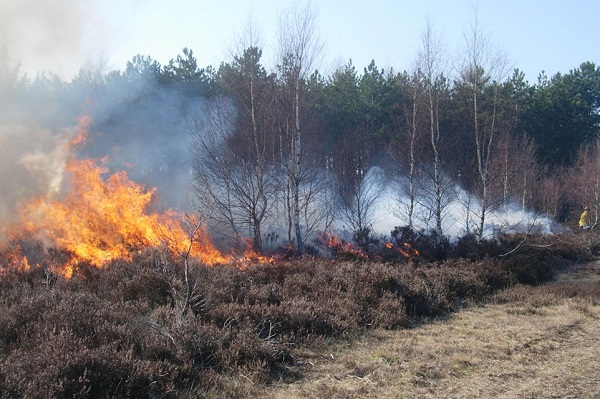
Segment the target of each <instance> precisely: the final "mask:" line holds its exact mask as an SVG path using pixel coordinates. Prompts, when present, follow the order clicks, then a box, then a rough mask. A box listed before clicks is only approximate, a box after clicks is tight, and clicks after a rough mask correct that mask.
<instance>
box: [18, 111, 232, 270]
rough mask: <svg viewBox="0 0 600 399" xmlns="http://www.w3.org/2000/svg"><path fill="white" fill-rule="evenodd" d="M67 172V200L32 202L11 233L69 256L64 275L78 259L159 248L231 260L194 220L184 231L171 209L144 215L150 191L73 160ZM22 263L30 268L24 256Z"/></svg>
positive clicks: (100, 259) (82, 132)
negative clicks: (63, 250) (163, 245)
mask: <svg viewBox="0 0 600 399" xmlns="http://www.w3.org/2000/svg"><path fill="white" fill-rule="evenodd" d="M79 123H80V124H79V134H78V136H77V137H76V138H75V139H73V140H71V141H70V142H69V143H68V144H67V146H68V148H67V150H70V149H72V148H73V146H76V145H80V144H82V143H84V141H85V138H86V136H87V127H88V126H89V124H90V120H89V118H87V117H82V118H80V121H79ZM101 161H102V160H101ZM100 163H101V162H100ZM66 170H67V171H68V172H69V174H70V184H71V186H70V191H69V193H68V194H67V195H66V197H65V198H63V199H62V200H57V199H54V198H51V197H50V196H48V195H46V196H43V197H41V198H38V199H36V200H33V201H31V202H30V203H29V204H28V205H27V206H25V207H24V209H23V210H22V211H21V225H20V227H19V228H16V229H13V231H12V234H11V235H12V236H13V237H14V236H18V235H19V234H23V233H29V234H31V235H33V236H35V237H37V238H39V239H42V240H45V241H46V242H47V241H50V242H51V243H52V244H53V245H55V246H57V247H59V248H63V249H65V250H67V251H68V252H69V253H71V254H72V259H71V261H69V262H68V263H67V264H65V265H64V266H62V269H61V270H59V272H60V273H62V274H63V275H64V276H66V277H70V276H71V275H72V273H73V267H74V266H75V264H77V263H78V262H81V261H87V262H89V263H91V264H92V265H94V266H96V267H102V265H103V264H105V263H106V262H109V261H111V260H114V259H125V260H130V259H131V258H132V255H133V253H135V251H139V250H141V249H143V248H149V247H157V246H160V245H162V244H166V245H167V246H168V247H169V248H170V249H171V250H173V251H174V252H177V253H179V254H180V255H182V256H186V257H187V256H190V257H192V258H195V259H198V260H200V261H202V262H204V263H207V264H210V265H214V264H217V263H225V262H228V261H229V260H230V259H231V258H230V257H228V256H225V255H223V254H221V253H220V252H219V251H218V250H217V249H216V248H215V247H214V246H213V244H212V242H211V241H210V239H209V237H208V234H207V233H206V231H205V230H204V228H203V227H202V226H201V224H200V223H199V222H198V221H197V220H196V219H193V218H188V219H187V220H186V221H187V222H188V226H187V227H189V228H184V227H183V225H182V223H181V220H182V217H181V215H178V214H177V213H175V212H173V211H170V212H166V213H164V214H149V213H147V211H148V207H149V205H150V203H151V200H152V197H153V195H154V192H155V189H150V190H145V189H144V187H143V186H141V185H139V184H136V183H134V182H132V181H131V180H129V179H128V177H127V175H126V173H125V172H118V173H114V174H112V175H110V176H109V177H108V178H107V179H106V181H104V180H103V175H105V174H106V173H107V171H106V170H105V169H103V168H102V167H101V166H99V165H97V163H96V162H94V161H93V160H75V159H70V160H69V161H68V162H67V166H66ZM21 230H22V231H21ZM22 265H23V267H24V268H28V267H29V263H28V260H27V258H26V257H24V260H23V263H22Z"/></svg>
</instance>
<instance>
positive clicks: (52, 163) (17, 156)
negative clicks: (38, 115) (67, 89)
mask: <svg viewBox="0 0 600 399" xmlns="http://www.w3.org/2000/svg"><path fill="white" fill-rule="evenodd" d="M68 139H69V137H68V134H67V133H65V132H61V133H58V134H57V133H54V132H52V131H50V130H48V129H46V128H43V127H39V126H38V127H33V126H26V125H4V126H0V148H1V149H2V150H1V155H2V157H1V158H0V190H1V192H2V197H1V200H0V219H1V220H2V221H4V222H6V221H10V220H11V218H12V216H14V215H15V213H16V212H15V211H16V209H18V208H19V207H20V206H21V205H23V203H24V202H27V201H29V200H31V198H33V197H36V196H39V195H53V194H57V193H59V191H60V188H61V186H62V182H63V174H64V168H65V165H66V159H67V152H66V140H68Z"/></svg>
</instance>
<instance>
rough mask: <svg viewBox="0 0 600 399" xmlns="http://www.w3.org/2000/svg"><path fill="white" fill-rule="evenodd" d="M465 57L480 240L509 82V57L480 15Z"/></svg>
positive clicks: (463, 80) (463, 74) (464, 82)
mask: <svg viewBox="0 0 600 399" xmlns="http://www.w3.org/2000/svg"><path fill="white" fill-rule="evenodd" d="M465 44H466V57H465V60H464V65H463V67H462V70H461V73H460V75H461V76H460V78H461V83H462V85H463V86H464V88H465V89H466V90H467V91H468V93H469V97H470V99H469V101H470V107H471V118H472V119H471V120H472V130H473V138H474V143H475V147H476V164H477V173H478V176H479V185H480V202H481V204H480V205H481V207H480V213H479V226H478V236H479V239H482V238H483V232H484V227H485V219H486V214H487V212H488V211H489V210H490V209H491V207H492V206H493V204H492V202H491V201H490V162H491V159H492V155H493V152H494V146H495V144H496V142H495V140H496V135H497V129H498V127H497V123H498V121H497V117H498V96H499V90H500V84H499V82H501V81H502V79H504V78H506V74H507V71H508V68H507V66H508V63H507V59H506V56H505V55H504V54H503V53H501V52H499V51H495V49H494V48H492V46H491V44H490V40H489V38H488V37H487V36H486V35H484V33H483V32H482V31H481V29H480V27H479V25H478V20H477V15H475V20H474V22H473V23H472V25H471V30H470V32H469V34H465Z"/></svg>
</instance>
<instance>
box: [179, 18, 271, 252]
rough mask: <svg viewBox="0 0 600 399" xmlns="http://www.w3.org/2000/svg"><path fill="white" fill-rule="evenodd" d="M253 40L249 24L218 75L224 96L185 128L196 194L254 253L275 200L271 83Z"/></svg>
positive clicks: (260, 243) (255, 35)
mask: <svg viewBox="0 0 600 399" xmlns="http://www.w3.org/2000/svg"><path fill="white" fill-rule="evenodd" d="M258 41H259V38H258V34H257V33H256V30H255V29H254V26H253V25H252V22H251V21H250V22H249V23H248V24H247V25H246V29H245V34H244V35H243V36H242V37H241V39H240V41H239V44H240V45H241V47H238V49H237V50H235V51H234V52H232V58H233V60H232V62H231V63H228V64H222V65H221V68H220V70H219V79H220V84H221V87H222V89H223V94H224V97H220V98H215V99H213V100H212V101H211V102H209V103H208V105H207V106H206V109H205V112H204V113H203V114H202V115H199V116H197V117H196V118H195V120H193V121H191V123H190V126H191V127H192V131H193V133H194V140H195V150H196V154H195V160H196V162H195V168H194V174H195V181H196V187H195V188H196V192H198V193H200V194H201V196H200V197H201V198H202V200H203V202H204V204H203V205H204V206H205V207H206V206H208V207H207V208H206V209H209V210H211V211H212V212H211V215H212V216H213V217H214V220H215V221H217V222H218V223H225V224H226V225H227V226H228V227H229V228H230V229H231V231H232V232H233V233H234V236H235V237H236V239H239V238H240V237H242V236H250V237H251V241H252V247H253V249H254V250H255V251H260V250H261V249H262V238H263V237H262V235H263V225H264V224H265V222H266V219H267V217H268V213H269V210H270V209H271V207H272V205H273V201H274V198H275V185H274V184H273V178H272V177H273V176H272V174H273V164H274V159H273V157H272V155H271V152H270V149H271V148H272V146H273V139H274V134H273V133H274V131H275V128H274V120H275V119H274V117H273V112H272V109H273V107H274V100H275V96H274V92H273V84H274V79H273V78H272V76H269V75H268V74H267V72H266V70H265V69H264V67H263V66H262V64H261V57H262V51H261V49H260V48H259V47H258ZM246 227H247V228H248V231H247V232H246V231H245V230H246Z"/></svg>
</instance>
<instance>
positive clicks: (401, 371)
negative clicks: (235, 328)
mask: <svg viewBox="0 0 600 399" xmlns="http://www.w3.org/2000/svg"><path fill="white" fill-rule="evenodd" d="M598 284H600V261H596V262H590V263H585V264H581V265H575V266H573V267H571V268H569V269H568V270H566V271H562V272H561V273H559V275H558V276H557V278H556V280H555V281H553V282H552V283H551V284H550V285H548V286H543V287H534V288H532V287H517V288H513V289H511V290H509V291H507V292H504V293H501V294H499V295H498V296H497V298H496V299H495V300H493V301H492V302H491V303H488V304H485V305H481V306H471V307H469V308H467V309H464V310H462V311H460V312H457V313H455V314H453V315H452V316H450V317H448V318H446V319H444V320H438V321H432V322H429V323H424V324H423V325H421V326H417V327H415V328H411V329H404V330H399V331H374V332H372V333H370V334H368V335H367V336H365V337H364V338H361V339H360V340H358V341H355V342H352V343H351V344H347V345H346V346H338V347H335V348H333V349H330V350H329V351H328V352H327V353H312V352H307V353H305V354H303V356H301V357H300V358H299V359H298V361H299V365H298V366H294V367H297V368H299V369H301V371H302V375H303V378H302V379H300V380H299V381H297V382H294V383H291V384H290V383H280V384H275V385H274V386H272V387H269V388H268V389H267V390H261V391H260V392H253V393H252V394H251V396H254V395H256V396H259V397H262V398H272V399H293V398H328V399H333V398H382V399H383V398H494V399H502V398H511V399H512V398H578V399H585V398H600V360H599V359H600V344H599V343H600V300H599V299H598V295H596V296H595V299H594V296H593V295H592V296H589V297H588V296H586V295H571V294H568V293H566V294H565V292H570V291H569V289H570V288H569V286H573V287H575V286H576V289H577V290H580V291H583V292H586V290H588V289H589V290H591V291H594V290H596V292H597V291H598ZM564 289H566V291H563V290H564ZM556 292H558V294H556ZM578 292H579V291H578ZM249 390H250V391H252V389H251V388H249Z"/></svg>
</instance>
